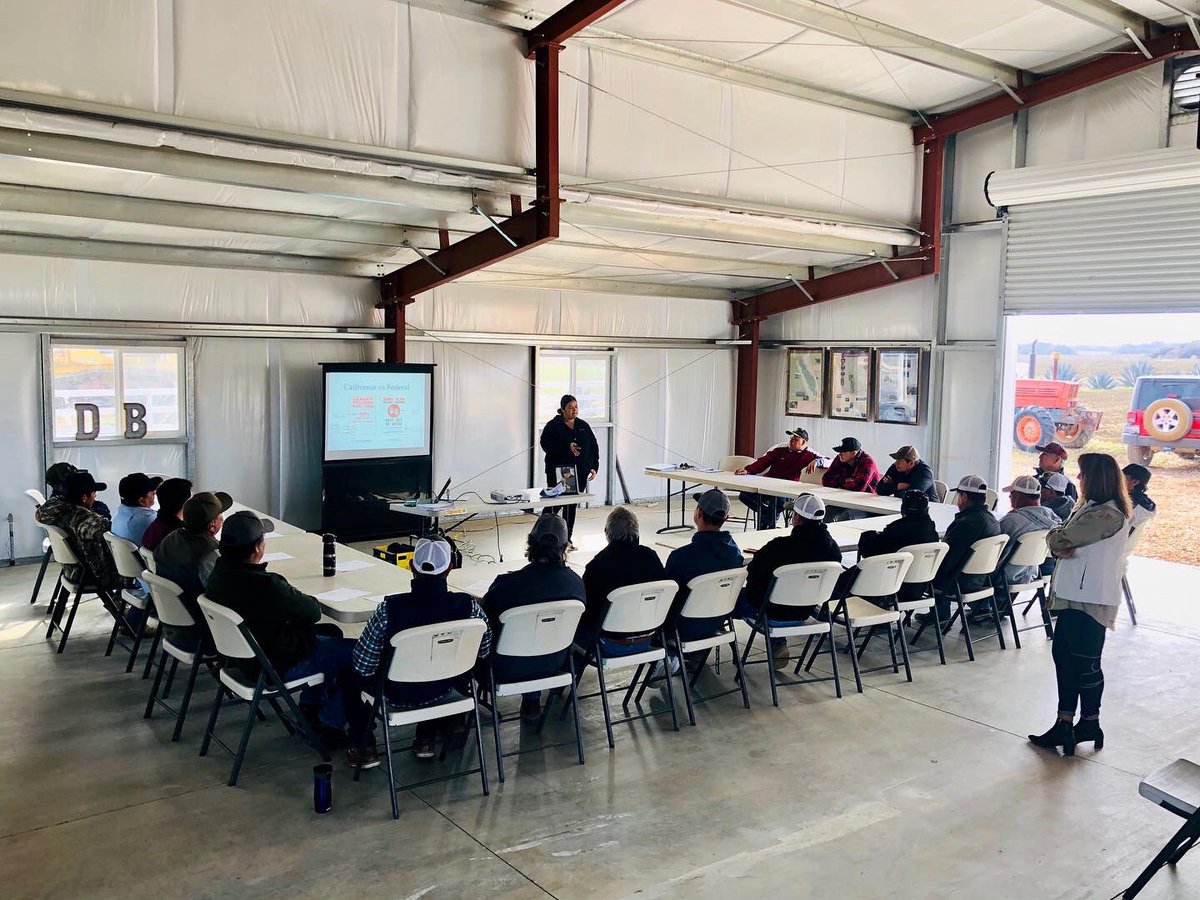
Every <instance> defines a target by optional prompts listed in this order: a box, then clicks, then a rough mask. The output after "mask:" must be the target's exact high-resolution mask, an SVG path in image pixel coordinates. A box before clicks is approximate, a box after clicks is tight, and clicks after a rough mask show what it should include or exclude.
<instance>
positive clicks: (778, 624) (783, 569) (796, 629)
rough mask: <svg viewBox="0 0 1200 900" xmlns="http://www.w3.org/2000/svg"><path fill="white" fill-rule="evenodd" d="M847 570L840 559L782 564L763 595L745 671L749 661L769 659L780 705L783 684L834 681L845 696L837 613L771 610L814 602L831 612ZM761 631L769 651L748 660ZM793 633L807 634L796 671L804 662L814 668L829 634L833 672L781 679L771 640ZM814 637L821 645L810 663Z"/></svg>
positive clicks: (749, 641)
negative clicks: (784, 615) (797, 615)
mask: <svg viewBox="0 0 1200 900" xmlns="http://www.w3.org/2000/svg"><path fill="white" fill-rule="evenodd" d="M843 571H845V570H844V569H843V568H842V564H841V563H836V562H812V563H792V564H791V565H786V566H780V567H779V568H778V569H776V570H775V574H774V577H773V578H772V580H771V587H770V589H769V590H768V591H767V595H766V597H764V598H763V602H762V605H761V606H760V607H759V609H758V614H757V615H756V616H755V618H754V619H753V620H752V621H751V622H750V637H748V638H747V639H746V646H745V649H743V650H742V669H743V673H744V671H745V667H746V666H747V665H752V664H754V663H759V662H765V663H768V665H767V677H768V679H769V680H770V682H771V703H773V704H774V705H775V706H778V705H779V690H778V685H779V684H785V685H796V684H816V683H818V682H821V681H832V682H833V686H834V690H835V691H837V695H838V697H841V696H842V682H841V678H840V677H839V675H838V662H837V648H836V647H835V646H834V643H833V616H831V615H827V616H826V618H825V620H824V621H821V620H819V619H812V618H809V619H795V620H789V619H771V618H770V617H769V616H768V615H767V612H768V610H769V608H770V607H771V606H772V605H774V606H792V607H802V606H813V607H816V608H817V610H818V611H820V610H821V609H822V608H826V611H827V612H828V609H827V607H828V605H829V603H830V601H831V599H832V598H833V590H834V588H835V587H837V581H838V578H840V577H841V574H842V572H843ZM760 634H761V635H762V636H763V638H764V639H765V640H766V643H767V655H766V657H764V658H763V659H761V660H759V659H754V660H750V661H749V662H747V657H748V656H749V655H750V648H751V647H752V646H754V639H755V638H756V637H757V636H758V635H760ZM791 637H803V638H805V642H804V649H803V650H802V651H801V652H800V659H799V660H797V662H796V668H795V671H793V673H792V674H793V675H796V676H798V675H799V674H800V668H801V666H804V668H805V671H809V672H811V671H812V665H813V662H814V661H815V660H816V658H817V655H818V654H819V653H820V652H821V647H822V646H823V644H824V641H825V639H826V638H828V641H829V663H830V665H831V666H832V667H833V675H831V676H822V677H819V678H807V679H805V680H803V681H785V682H779V681H778V679H777V676H776V674H775V666H774V665H773V660H772V658H771V641H772V640H773V639H775V638H783V639H784V640H787V639H788V638H791ZM814 638H818V639H819V640H818V643H817V646H816V648H815V649H814V650H813V652H812V659H810V660H809V661H808V664H807V665H804V658H805V656H807V655H808V649H809V647H810V646H811V645H812V642H813V639H814Z"/></svg>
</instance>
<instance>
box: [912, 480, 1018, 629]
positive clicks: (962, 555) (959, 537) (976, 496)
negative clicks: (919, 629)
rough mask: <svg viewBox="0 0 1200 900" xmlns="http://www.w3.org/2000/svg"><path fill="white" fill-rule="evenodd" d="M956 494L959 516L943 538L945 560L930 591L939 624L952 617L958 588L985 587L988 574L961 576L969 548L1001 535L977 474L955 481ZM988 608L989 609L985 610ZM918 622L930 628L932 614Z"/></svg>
mask: <svg viewBox="0 0 1200 900" xmlns="http://www.w3.org/2000/svg"><path fill="white" fill-rule="evenodd" d="M954 491H955V501H954V502H955V505H956V506H958V514H957V515H956V516H955V517H954V521H953V522H951V523H950V527H949V528H947V529H946V536H945V537H944V538H942V540H944V541H945V542H946V543H947V544H948V545H949V546H950V550H949V552H947V553H946V558H945V559H943V560H942V566H941V568H940V569H938V573H937V577H936V578H934V580H933V591H934V595H935V596H936V597H937V613H938V617H939V618H940V619H941V622H942V625H943V626H944V625H945V624H946V621H947V620H948V619H949V618H950V615H951V603H950V599H949V598H950V597H952V596H954V595H955V594H957V592H958V590H959V588H960V587H961V589H962V591H963V593H970V592H971V591H979V590H982V589H983V588H985V587H987V586H988V583H989V581H990V576H988V575H966V576H962V577H960V575H961V573H962V568H963V566H965V565H966V564H967V560H968V559H970V558H971V545H972V544H974V543H975V542H976V541H978V540H982V539H983V538H985V537H995V536H996V535H998V534H999V533H1000V523H999V522H997V521H996V517H995V516H994V515H992V511H991V510H990V509H988V506H987V482H986V481H984V480H983V479H982V478H980V477H979V476H978V475H964V476H963V477H962V479H960V480H959V482H958V487H956V488H954ZM988 608H989V609H990V607H988ZM917 621H918V622H920V623H921V624H922V625H932V624H933V623H934V617H933V614H932V613H920V614H919V615H918V616H917Z"/></svg>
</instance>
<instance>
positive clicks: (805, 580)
mask: <svg viewBox="0 0 1200 900" xmlns="http://www.w3.org/2000/svg"><path fill="white" fill-rule="evenodd" d="M844 571H845V570H844V569H843V568H842V564H841V563H836V562H811V563H791V564H789V565H786V566H780V567H779V568H778V569H776V570H775V578H774V580H773V581H772V582H771V590H770V592H769V593H768V594H767V600H768V602H770V603H773V604H775V605H776V606H821V605H822V604H824V603H828V602H829V598H830V597H832V596H833V589H834V588H835V587H837V580H838V578H839V577H841V574H842V572H844Z"/></svg>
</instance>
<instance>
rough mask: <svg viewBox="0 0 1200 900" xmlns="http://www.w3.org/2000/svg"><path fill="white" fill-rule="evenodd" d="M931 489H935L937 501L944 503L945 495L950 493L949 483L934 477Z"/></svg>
mask: <svg viewBox="0 0 1200 900" xmlns="http://www.w3.org/2000/svg"><path fill="white" fill-rule="evenodd" d="M933 489H934V490H935V491H937V498H938V503H945V502H946V495H947V494H949V493H950V485H948V484H946V482H944V481H938V480H937V479H934V482H933Z"/></svg>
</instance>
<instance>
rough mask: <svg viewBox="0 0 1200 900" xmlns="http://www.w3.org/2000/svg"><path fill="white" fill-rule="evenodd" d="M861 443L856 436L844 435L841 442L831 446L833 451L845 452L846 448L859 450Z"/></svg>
mask: <svg viewBox="0 0 1200 900" xmlns="http://www.w3.org/2000/svg"><path fill="white" fill-rule="evenodd" d="M861 449H862V444H861V443H860V442H859V440H858V438H856V437H844V438H842V442H841V443H840V444H838V445H837V446H836V447H834V448H833V452H834V453H845V452H847V451H848V450H861Z"/></svg>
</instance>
